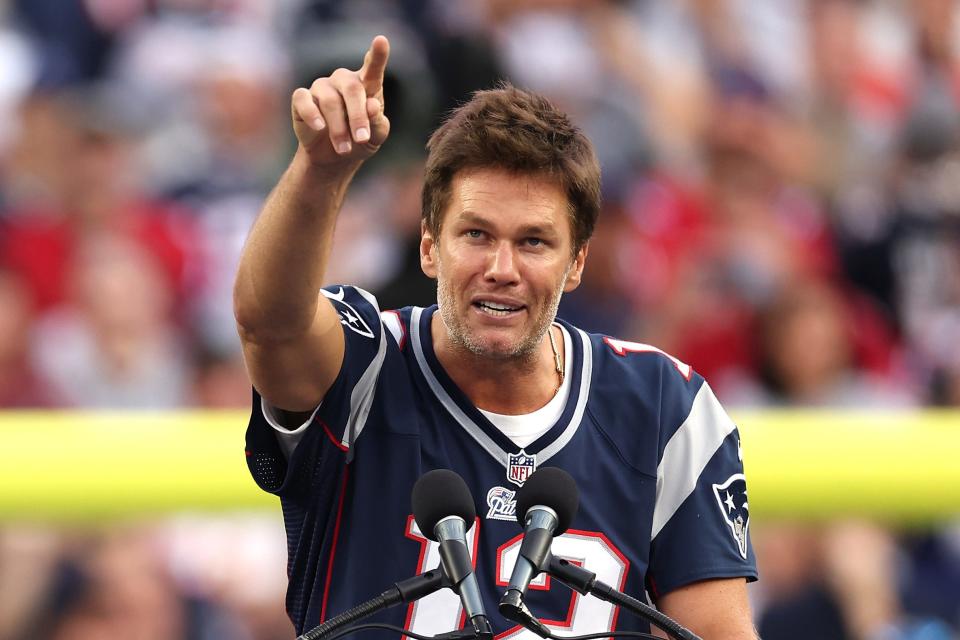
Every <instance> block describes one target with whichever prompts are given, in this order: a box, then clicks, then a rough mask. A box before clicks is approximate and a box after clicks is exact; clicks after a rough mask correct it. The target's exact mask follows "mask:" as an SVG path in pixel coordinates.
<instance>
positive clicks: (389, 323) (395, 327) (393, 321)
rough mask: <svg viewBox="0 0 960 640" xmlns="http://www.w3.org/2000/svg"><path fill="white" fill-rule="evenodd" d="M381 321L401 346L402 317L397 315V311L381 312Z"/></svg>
mask: <svg viewBox="0 0 960 640" xmlns="http://www.w3.org/2000/svg"><path fill="white" fill-rule="evenodd" d="M380 321H381V322H382V323H383V326H385V327H386V328H387V329H388V330H389V331H390V333H391V335H393V339H394V340H396V342H397V344H400V341H401V340H402V338H403V327H402V326H400V316H399V315H397V313H396V312H395V311H381V312H380Z"/></svg>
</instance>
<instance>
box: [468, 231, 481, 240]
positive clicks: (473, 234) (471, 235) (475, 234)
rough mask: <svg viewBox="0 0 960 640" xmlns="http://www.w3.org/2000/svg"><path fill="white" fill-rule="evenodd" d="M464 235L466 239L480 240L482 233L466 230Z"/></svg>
mask: <svg viewBox="0 0 960 640" xmlns="http://www.w3.org/2000/svg"><path fill="white" fill-rule="evenodd" d="M464 235H466V236H467V237H468V238H474V239H477V238H482V237H483V231H480V229H468V230H467V231H466V233H465V234H464Z"/></svg>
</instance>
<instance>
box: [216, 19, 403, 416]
mask: <svg viewBox="0 0 960 640" xmlns="http://www.w3.org/2000/svg"><path fill="white" fill-rule="evenodd" d="M389 52H390V46H389V43H388V42H387V39H386V38H385V37H383V36H377V37H376V38H374V40H373V42H372V43H371V45H370V49H369V50H368V51H367V54H366V56H365V57H364V60H363V65H362V66H361V67H360V69H359V70H357V71H351V70H349V69H337V70H336V71H334V72H333V73H332V74H331V75H330V76H329V77H325V78H319V79H317V80H315V81H314V82H313V84H312V85H311V86H310V88H309V89H307V88H303V87H301V88H299V89H297V90H296V91H294V92H293V95H292V97H291V101H290V102H291V105H290V107H291V116H292V120H293V129H294V132H295V133H296V135H297V140H298V141H299V146H298V148H297V151H296V154H295V155H294V157H293V161H292V162H291V163H290V166H289V168H288V169H287V170H286V172H285V173H284V174H283V176H282V177H281V178H280V181H279V182H278V184H277V186H276V187H275V188H274V190H273V192H272V193H271V194H270V196H269V197H268V198H267V201H266V203H265V204H264V207H263V210H262V211H261V212H260V215H259V216H258V218H257V221H256V223H255V224H254V226H253V229H252V230H251V231H250V236H249V237H248V238H247V243H246V245H245V246H244V249H243V254H242V256H241V258H240V266H239V269H238V271H237V279H236V282H235V283H234V292H233V303H234V315H235V317H236V320H237V329H238V332H239V334H240V341H241V343H242V344H243V353H244V359H245V361H246V364H247V370H248V372H249V374H250V379H251V381H252V382H253V385H254V387H256V389H257V391H259V392H260V394H261V395H262V396H263V397H264V398H265V399H266V400H267V401H268V402H269V403H271V404H272V405H274V406H275V407H278V408H280V409H284V410H287V411H307V410H310V409H312V408H313V407H315V406H316V405H317V404H318V403H319V402H320V401H321V400H322V399H323V396H324V394H325V393H326V392H327V390H328V389H329V388H330V385H331V384H332V383H333V381H334V379H335V378H336V376H337V373H338V372H339V370H340V366H341V364H342V362H343V353H344V337H343V330H342V328H341V325H340V319H339V318H338V316H337V313H336V311H334V309H333V306H332V305H331V304H330V302H329V301H328V300H327V299H326V298H325V297H323V296H322V295H320V294H319V290H320V287H321V284H322V283H323V278H324V274H325V272H326V267H327V261H328V259H329V255H330V247H331V243H332V238H333V229H334V224H335V221H336V217H337V214H338V212H339V211H340V206H341V204H342V203H343V198H344V195H345V193H346V190H347V187H348V186H349V184H350V181H351V180H352V179H353V176H354V174H355V173H356V171H357V169H358V168H359V167H360V165H362V164H363V162H364V161H365V160H366V159H367V158H369V157H370V156H372V155H373V154H374V153H376V152H377V150H378V149H379V148H380V145H382V144H383V142H384V141H385V140H386V139H387V135H388V134H389V131H390V123H389V121H388V120H387V118H386V116H385V115H384V112H383V75H384V71H385V69H386V65H387V58H388V56H389Z"/></svg>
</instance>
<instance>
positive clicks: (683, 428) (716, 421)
mask: <svg viewBox="0 0 960 640" xmlns="http://www.w3.org/2000/svg"><path fill="white" fill-rule="evenodd" d="M734 429H736V425H735V424H734V423H733V421H732V420H731V419H730V417H729V416H728V415H727V413H726V411H724V410H723V407H721V406H720V401H719V400H717V397H716V396H715V395H714V394H713V391H712V390H711V389H710V386H709V385H708V384H707V383H706V382H704V383H703V386H702V387H700V391H698V392H697V396H696V397H695V398H694V400H693V406H692V407H691V408H690V415H688V416H687V419H686V420H684V422H683V424H682V425H680V428H679V429H677V431H676V433H674V434H673V436H672V437H671V438H670V441H669V442H667V446H666V447H665V448H664V450H663V458H662V459H661V460H660V464H659V465H658V466H657V502H656V505H655V506H654V509H653V529H652V531H651V533H650V539H651V540H652V539H654V538H656V537H657V534H659V533H660V530H661V529H663V527H664V526H665V525H666V524H667V523H668V522H669V521H670V518H672V517H673V514H675V513H676V512H677V509H679V508H680V505H681V504H683V501H684V500H686V499H687V497H688V496H689V495H690V494H691V493H693V490H694V488H696V486H697V480H698V479H699V478H700V474H701V473H702V472H703V469H704V467H706V466H707V463H708V462H710V459H711V458H712V457H713V455H714V454H715V453H716V452H717V449H719V448H720V445H722V444H723V441H724V439H726V437H727V436H728V435H729V434H730V433H732V432H733V430H734Z"/></svg>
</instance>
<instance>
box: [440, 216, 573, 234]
mask: <svg viewBox="0 0 960 640" xmlns="http://www.w3.org/2000/svg"><path fill="white" fill-rule="evenodd" d="M457 218H458V221H459V222H461V223H463V224H468V225H476V226H478V227H489V226H490V221H489V220H488V219H487V218H485V217H483V216H482V215H480V214H478V213H474V212H473V211H469V210H465V211H461V212H460V214H459V215H458V216H457ZM520 235H523V236H552V235H557V232H556V229H555V228H554V226H553V225H543V224H531V225H525V226H523V227H520Z"/></svg>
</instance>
